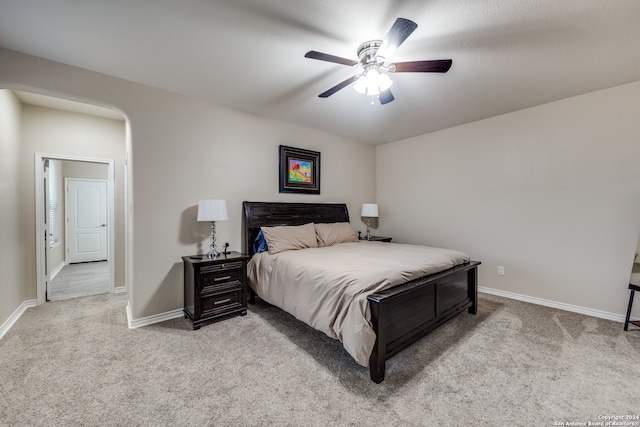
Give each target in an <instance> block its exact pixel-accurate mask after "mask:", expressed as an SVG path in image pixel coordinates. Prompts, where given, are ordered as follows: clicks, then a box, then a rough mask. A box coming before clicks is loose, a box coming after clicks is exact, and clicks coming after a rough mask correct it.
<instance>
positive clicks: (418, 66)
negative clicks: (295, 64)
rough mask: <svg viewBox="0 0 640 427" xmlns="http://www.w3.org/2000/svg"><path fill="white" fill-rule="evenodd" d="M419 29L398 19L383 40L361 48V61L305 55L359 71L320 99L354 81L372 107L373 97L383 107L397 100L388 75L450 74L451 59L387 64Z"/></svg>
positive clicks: (331, 56)
mask: <svg viewBox="0 0 640 427" xmlns="http://www.w3.org/2000/svg"><path fill="white" fill-rule="evenodd" d="M416 28H418V24H416V23H415V22H413V21H410V20H408V19H405V18H398V19H396V22H394V24H393V26H392V27H391V29H390V30H389V33H387V36H386V37H385V38H384V40H369V41H367V42H364V43H362V44H361V45H360V46H359V47H358V58H359V61H354V60H352V59H347V58H341V57H339V56H334V55H329V54H327V53H322V52H317V51H315V50H311V51H309V52H307V53H306V54H305V55H304V56H305V57H306V58H311V59H317V60H320V61H328V62H335V63H336V64H343V65H349V66H352V67H354V68H356V69H357V74H355V75H353V76H351V77H349V78H348V79H347V80H345V81H343V82H341V83H338V84H337V85H335V86H334V87H332V88H331V89H329V90H327V91H325V92H322V93H321V94H320V95H318V96H319V97H320V98H328V97H329V96H331V95H333V94H334V93H336V92H337V91H339V90H340V89H343V88H345V87H347V86H349V85H350V84H351V83H354V82H355V84H354V85H353V88H354V89H355V90H356V91H357V92H360V93H362V94H366V95H368V96H371V97H372V99H371V104H372V105H373V99H374V98H377V99H378V100H380V104H383V105H384V104H388V103H389V102H391V101H393V100H394V99H395V98H394V97H393V94H392V93H391V91H390V90H389V88H390V87H391V85H392V84H393V82H392V81H391V79H390V78H389V76H388V75H387V73H446V72H447V71H449V68H451V64H452V62H453V61H452V60H451V59H438V60H427V61H410V62H396V63H392V64H388V65H387V59H389V57H390V56H391V55H392V54H393V53H394V52H395V51H396V49H397V48H398V47H399V46H400V45H401V44H402V43H403V42H404V41H405V40H406V39H407V38H408V37H409V36H410V35H411V33H413V31H414V30H415V29H416Z"/></svg>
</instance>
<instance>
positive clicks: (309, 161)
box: [280, 145, 320, 194]
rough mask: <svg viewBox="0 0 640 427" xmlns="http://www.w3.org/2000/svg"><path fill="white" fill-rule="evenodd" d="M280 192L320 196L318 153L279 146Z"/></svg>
mask: <svg viewBox="0 0 640 427" xmlns="http://www.w3.org/2000/svg"><path fill="white" fill-rule="evenodd" d="M280 192H281V193H306V194H320V153H319V152H317V151H310V150H303V149H301V148H294V147H286V146H284V145H281V146H280Z"/></svg>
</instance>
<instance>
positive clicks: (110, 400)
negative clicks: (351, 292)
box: [0, 294, 640, 426]
mask: <svg viewBox="0 0 640 427" xmlns="http://www.w3.org/2000/svg"><path fill="white" fill-rule="evenodd" d="M125 306H126V296H125V295H115V296H114V295H98V296H91V297H85V298H76V299H72V300H67V301H58V302H50V303H46V304H44V305H42V306H38V307H35V308H30V309H28V310H27V311H26V312H25V313H24V314H23V316H22V317H21V318H20V319H19V320H18V322H17V323H16V324H15V325H14V326H13V328H12V329H11V330H10V331H9V332H8V333H7V334H6V335H5V337H4V338H3V339H2V340H0V380H1V381H0V425H3V426H5V425H6V426H16V425H29V426H55V425H59V426H71V425H74V426H79V425H86V426H110V425H113V426H124V425H127V426H129V425H132V426H244V425H253V426H261V425H276V426H370V425H376V426H485V425H486V426H553V425H561V424H560V423H565V425H566V423H568V422H581V423H588V422H592V423H593V422H597V421H601V419H600V418H599V417H603V416H611V415H640V395H639V394H638V390H640V331H637V330H635V331H629V332H626V333H625V332H623V331H622V325H621V324H620V323H615V322H611V321H607V320H602V319H597V318H591V317H587V316H583V315H579V314H575V313H569V312H564V311H560V310H555V309H550V308H546V307H541V306H536V305H531V304H527V303H522V302H518V301H514V300H508V299H504V298H500V297H495V296H490V295H486V294H481V299H480V305H479V313H478V315H476V316H471V315H469V314H467V313H463V314H462V315H460V316H458V317H457V318H456V319H454V320H453V321H451V322H449V323H448V324H446V325H444V326H443V327H441V328H439V329H438V330H436V331H434V332H433V333H431V334H430V335H429V336H427V337H426V338H424V339H422V340H421V341H419V342H418V343H416V344H415V345H413V346H412V347H411V348H409V349H407V350H405V351H404V352H402V353H400V354H398V355H397V356H395V357H394V358H393V359H391V360H390V361H389V362H387V377H386V379H385V381H384V382H383V383H382V384H374V383H373V382H371V381H370V380H369V373H368V369H366V368H363V367H361V366H359V365H357V364H356V363H355V362H354V361H353V360H352V359H351V357H350V356H349V355H348V354H346V353H345V352H344V351H343V350H342V347H341V345H340V344H339V343H338V342H336V341H333V340H331V339H329V338H328V337H326V336H325V335H323V334H322V333H319V332H317V331H314V330H312V329H310V328H309V327H307V326H306V325H304V324H302V323H301V322H298V321H296V320H295V319H293V318H292V317H291V316H289V315H287V314H285V313H284V312H282V311H280V310H278V309H276V308H274V307H270V306H268V305H266V304H263V303H259V304H257V305H254V306H250V309H249V314H248V315H247V316H245V317H236V318H233V319H229V320H226V321H223V322H220V323H216V324H213V325H209V326H205V327H203V328H202V329H201V330H199V331H192V330H190V328H189V326H188V325H187V324H186V322H185V321H184V319H181V318H180V319H175V320H171V321H167V322H163V323H160V324H156V325H153V326H148V327H144V328H140V329H136V330H129V329H128V328H127V324H126V316H125ZM632 421H633V420H632ZM633 422H637V424H636V425H640V420H635V421H633ZM585 425H586V424H585Z"/></svg>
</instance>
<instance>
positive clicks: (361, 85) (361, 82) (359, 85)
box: [353, 74, 367, 95]
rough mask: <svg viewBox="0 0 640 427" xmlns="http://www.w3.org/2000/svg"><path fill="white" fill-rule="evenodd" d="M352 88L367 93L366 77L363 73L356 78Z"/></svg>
mask: <svg viewBox="0 0 640 427" xmlns="http://www.w3.org/2000/svg"><path fill="white" fill-rule="evenodd" d="M353 89H354V90H355V91H356V92H358V93H361V94H363V95H364V94H365V93H367V79H366V78H365V77H364V74H362V75H361V76H360V77H358V80H356V82H355V84H354V85H353Z"/></svg>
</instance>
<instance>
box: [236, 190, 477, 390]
mask: <svg viewBox="0 0 640 427" xmlns="http://www.w3.org/2000/svg"><path fill="white" fill-rule="evenodd" d="M242 221H243V225H242V242H243V248H242V252H243V253H245V254H249V256H253V254H254V252H253V241H254V240H255V238H256V236H257V234H258V232H259V230H260V227H264V226H277V225H302V224H307V223H309V222H315V223H331V222H349V212H348V210H347V206H346V204H344V203H284V202H282V203H270V202H248V201H245V202H243V217H242ZM479 265H480V262H479V261H470V262H469V263H466V264H463V265H459V266H456V267H453V268H450V269H448V270H445V271H442V272H439V273H435V274H432V275H428V276H425V277H422V278H419V279H416V280H413V281H411V282H407V283H403V284H400V285H398V286H394V287H393V288H389V289H386V290H384V291H382V292H378V293H375V294H372V295H370V296H369V297H368V301H369V306H370V308H371V317H372V326H373V330H374V332H375V334H376V342H375V344H374V349H373V351H372V353H371V357H370V359H369V370H370V376H371V379H372V380H373V381H374V382H376V383H380V382H382V381H383V380H384V375H385V362H386V360H387V359H389V358H390V357H392V356H393V355H395V354H397V353H398V352H400V351H402V350H404V349H405V348H407V347H408V346H410V345H411V344H413V343H414V342H416V341H417V340H419V339H420V338H422V337H424V336H425V335H427V334H428V333H429V332H430V331H432V330H433V329H435V328H437V327H438V326H440V325H442V324H444V323H446V322H447V321H449V320H450V319H452V318H453V317H455V316H456V315H457V314H459V313H461V312H463V311H464V310H467V311H468V312H469V313H470V314H476V312H477V301H478V266H479ZM465 272H466V274H464V277H465V286H466V292H465V294H466V295H465V297H464V298H461V299H460V301H459V302H457V303H456V304H455V305H453V306H452V307H450V308H449V309H447V310H446V311H444V312H442V313H440V314H439V315H437V316H435V317H433V318H431V319H427V320H425V321H423V322H418V323H416V324H415V327H414V325H411V326H412V328H413V329H412V331H411V332H410V333H408V334H406V333H405V334H403V336H394V335H392V334H390V333H389V330H388V329H389V328H388V325H389V324H390V323H391V322H393V321H394V320H398V319H400V318H401V316H403V312H402V310H399V312H398V313H396V312H393V310H391V311H390V310H389V308H390V307H389V306H390V305H391V306H392V305H393V304H392V302H393V301H394V300H396V299H399V298H408V299H412V298H413V296H414V295H418V294H420V293H421V292H424V290H425V289H426V288H428V287H433V290H434V292H436V297H435V300H434V301H433V304H436V303H437V302H438V301H437V298H438V297H437V289H438V286H439V285H441V284H443V283H445V282H446V281H447V280H448V279H449V278H451V277H453V276H454V275H459V274H460V273H465ZM249 292H250V296H249V303H254V301H255V293H254V291H253V289H251V288H250V287H249Z"/></svg>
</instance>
